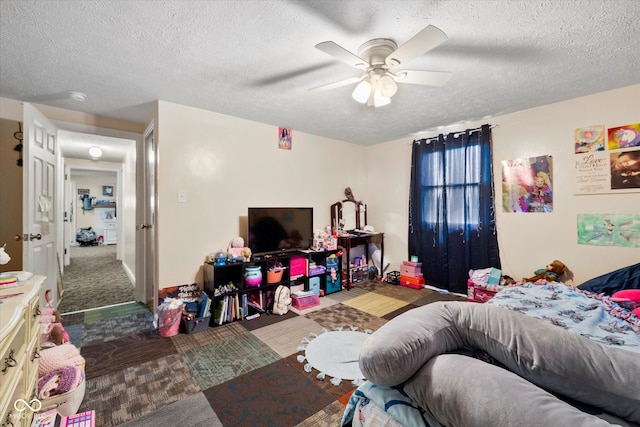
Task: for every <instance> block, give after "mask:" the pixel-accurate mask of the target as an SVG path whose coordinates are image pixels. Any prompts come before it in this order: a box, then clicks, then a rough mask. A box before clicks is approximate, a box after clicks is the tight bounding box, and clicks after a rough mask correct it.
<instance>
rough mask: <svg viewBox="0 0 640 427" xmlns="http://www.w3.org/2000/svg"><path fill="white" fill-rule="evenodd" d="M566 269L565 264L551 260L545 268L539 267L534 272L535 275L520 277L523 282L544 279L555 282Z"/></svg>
mask: <svg viewBox="0 0 640 427" xmlns="http://www.w3.org/2000/svg"><path fill="white" fill-rule="evenodd" d="M566 270H567V266H566V265H564V264H563V263H562V261H558V260H557V259H556V260H553V261H552V262H551V263H550V264H549V265H547V266H546V267H545V268H540V269H538V270H536V271H535V272H534V274H535V276H532V277H529V278H526V277H525V278H524V279H522V281H523V282H535V281H537V280H540V279H544V280H546V281H547V282H557V281H558V280H559V279H560V276H562V275H563V274H564V272H565V271H566Z"/></svg>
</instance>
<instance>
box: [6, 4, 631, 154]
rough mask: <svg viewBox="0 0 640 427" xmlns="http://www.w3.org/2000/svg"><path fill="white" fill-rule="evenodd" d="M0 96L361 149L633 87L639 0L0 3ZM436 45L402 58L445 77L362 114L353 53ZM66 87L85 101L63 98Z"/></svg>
mask: <svg viewBox="0 0 640 427" xmlns="http://www.w3.org/2000/svg"><path fill="white" fill-rule="evenodd" d="M0 13H1V15H0V18H1V22H0V24H1V25H0V96H3V97H8V98H14V99H19V100H23V101H29V102H34V103H40V104H46V105H52V106H56V107H61V108H66V109H71V110H79V111H84V112H88V113H94V114H99V115H103V116H108V117H116V118H122V119H126V120H130V121H136V122H144V121H145V119H146V118H147V116H148V114H149V112H150V111H151V104H152V102H153V101H155V100H158V99H160V100H165V101H170V102H175V103H179V104H184V105H189V106H193V107H196V108H200V109H205V110H210V111H215V112H218V113H223V114H228V115H232V116H237V117H242V118H246V119H249V120H254V121H257V122H262V123H267V124H271V125H274V126H283V127H289V128H292V129H293V130H294V138H295V131H301V132H306V133H311V134H315V135H321V136H325V137H329V138H335V139H339V140H343V141H349V142H352V143H356V144H362V145H372V144H377V143H380V142H385V141H390V140H395V139H399V138H404V137H406V138H408V139H411V138H413V134H415V133H417V132H421V131H425V130H430V131H433V130H434V129H435V128H437V127H438V126H443V125H451V124H456V123H461V122H464V121H477V120H484V119H486V120H487V121H488V122H490V119H488V117H491V116H495V115H501V114H505V113H509V112H514V111H519V110H524V109H528V108H533V107H536V106H540V105H545V104H549V103H553V102H557V101H562V100H565V99H570V98H576V97H579V96H583V95H588V94H592V93H597V92H601V91H605V90H610V89H614V88H619V87H623V86H628V85H631V84H636V83H639V82H640V54H639V53H638V46H640V25H639V24H638V17H640V1H636V0H615V1H603V0H597V1H596V0H593V1H586V0H585V1H579V0H573V1H568V0H567V1H562V0H554V1H542V0H539V1H525V0H521V1H508V0H500V1H313V2H312V1H272V0H265V1H260V0H255V1H220V0H219V1H189V0H183V1H28V0H20V1H10V0H1V1H0ZM429 24H431V25H434V26H437V27H439V28H440V29H442V30H443V31H444V32H445V33H446V34H447V36H448V37H449V40H448V41H447V42H445V43H444V44H442V45H440V46H438V47H437V48H435V49H433V50H431V51H430V52H427V53H426V54H424V55H422V56H420V57H418V58H416V59H414V60H412V61H411V62H409V63H408V64H407V68H410V69H427V70H436V71H451V72H453V73H454V76H453V78H452V79H451V80H450V81H449V83H448V84H447V85H446V86H444V87H424V86H415V85H409V84H404V85H400V88H399V90H398V93H397V94H396V95H395V97H393V99H392V103H391V104H390V105H387V106H385V107H381V108H373V107H366V106H363V105H361V104H358V103H356V102H355V101H354V100H353V99H352V98H351V96H350V95H351V91H352V90H353V86H346V87H341V88H337V89H334V90H331V91H311V92H310V91H309V90H308V89H309V88H312V87H316V86H320V85H323V84H327V83H331V82H334V81H338V80H342V79H346V78H349V77H354V76H359V75H360V72H359V71H358V70H356V69H355V68H351V67H349V66H347V65H346V64H344V63H342V62H339V61H337V60H335V59H333V58H332V57H330V56H328V55H327V54H325V53H323V52H321V51H319V50H317V49H315V48H314V46H315V45H316V44H317V43H319V42H322V41H327V40H332V41H334V42H336V43H338V44H339V45H341V46H343V47H344V48H345V49H347V50H349V51H351V52H354V53H356V52H357V50H358V47H359V46H360V45H361V44H362V43H363V42H365V41H367V40H369V39H372V38H382V37H383V38H391V39H393V40H395V41H396V42H397V43H398V44H399V45H400V44H402V43H404V42H406V41H407V40H408V39H410V38H411V37H412V36H413V35H414V34H416V33H417V32H418V31H420V30H421V29H423V28H424V27H426V26H427V25H429ZM68 91H80V92H84V93H86V94H87V99H86V100H85V101H84V102H77V101H72V100H70V99H69V98H68V97H67V96H66V93H67V92H68Z"/></svg>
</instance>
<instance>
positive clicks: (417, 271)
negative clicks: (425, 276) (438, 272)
mask: <svg viewBox="0 0 640 427" xmlns="http://www.w3.org/2000/svg"><path fill="white" fill-rule="evenodd" d="M400 275H401V276H409V277H422V265H420V266H414V265H406V264H404V263H403V264H402V265H401V266H400Z"/></svg>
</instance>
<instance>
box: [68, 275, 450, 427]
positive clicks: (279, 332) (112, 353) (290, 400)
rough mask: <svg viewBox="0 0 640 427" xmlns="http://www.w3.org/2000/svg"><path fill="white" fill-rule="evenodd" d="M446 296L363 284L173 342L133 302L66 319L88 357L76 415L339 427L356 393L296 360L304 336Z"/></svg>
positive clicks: (368, 322)
mask: <svg viewBox="0 0 640 427" xmlns="http://www.w3.org/2000/svg"><path fill="white" fill-rule="evenodd" d="M381 297H382V298H381ZM441 299H451V296H449V295H441V294H438V293H437V292H433V291H429V290H426V289H421V290H412V289H406V288H402V287H399V286H392V285H388V284H383V283H380V282H364V283H361V284H358V286H356V287H355V288H353V289H351V290H349V291H346V290H345V291H342V292H336V293H334V294H330V295H327V296H326V297H324V298H321V303H322V304H321V306H320V307H314V308H312V309H309V310H301V311H293V310H292V311H290V312H289V313H287V314H286V315H284V316H278V315H264V316H260V317H259V318H256V319H253V320H248V321H247V320H244V321H237V322H233V323H229V324H225V325H222V326H217V327H211V328H208V329H206V330H205V331H203V332H198V333H195V334H185V333H179V334H178V335H175V336H173V337H161V336H159V334H158V331H157V330H155V329H153V323H152V321H153V316H152V315H151V313H150V312H149V311H148V309H146V308H145V307H144V306H142V305H140V304H136V303H129V304H123V305H118V306H110V307H105V308H99V309H94V310H90V311H85V312H80V313H73V314H65V315H63V316H62V322H63V325H64V327H65V329H66V330H67V332H69V335H70V336H71V341H72V343H73V344H75V345H76V346H77V347H80V352H81V354H82V356H84V357H85V360H86V367H85V375H86V378H87V381H86V392H85V396H84V400H83V402H82V404H81V406H80V408H79V412H81V411H86V410H91V409H95V411H96V425H99V426H101V427H113V426H121V425H124V426H130V427H133V426H157V425H188V426H191V427H194V426H195V427H200V426H201V427H205V426H206V427H208V426H214V427H231V426H274V427H281V426H295V427H312V426H313V427H324V426H326V427H335V426H338V425H340V420H341V418H342V414H343V412H344V409H345V402H346V401H347V400H348V398H349V396H350V395H351V393H353V391H354V390H355V388H356V386H355V385H354V384H353V383H352V382H351V381H350V380H343V381H341V382H340V384H339V385H337V386H336V385H334V384H332V383H331V381H330V378H329V377H328V376H327V378H326V379H324V380H320V379H318V377H317V376H318V373H319V371H318V370H316V369H311V370H310V372H307V371H306V370H305V369H304V365H305V363H301V362H300V361H298V356H300V355H301V354H303V353H301V351H300V349H299V347H300V346H301V340H302V338H303V337H305V336H309V334H310V333H315V334H318V335H320V334H322V332H323V330H329V331H333V330H336V328H338V327H343V328H344V329H345V330H350V329H351V327H355V328H358V330H359V331H364V330H365V329H370V330H373V331H375V330H377V329H379V328H380V327H381V326H382V325H384V324H385V323H387V322H388V321H389V320H390V319H393V318H394V317H395V316H397V315H398V314H400V313H403V312H405V311H407V310H410V309H412V308H415V307H417V306H420V305H424V304H425V303H428V302H433V301H436V300H441ZM457 299H461V298H457ZM397 301H400V302H402V304H404V305H402V304H401V306H400V307H398V302H397ZM365 310H366V311H365ZM390 310H391V311H390Z"/></svg>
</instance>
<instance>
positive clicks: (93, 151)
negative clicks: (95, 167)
mask: <svg viewBox="0 0 640 427" xmlns="http://www.w3.org/2000/svg"><path fill="white" fill-rule="evenodd" d="M89 155H90V156H91V158H92V159H98V158H100V157H102V150H101V149H100V147H91V148H89Z"/></svg>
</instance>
